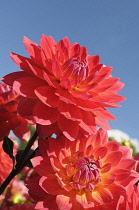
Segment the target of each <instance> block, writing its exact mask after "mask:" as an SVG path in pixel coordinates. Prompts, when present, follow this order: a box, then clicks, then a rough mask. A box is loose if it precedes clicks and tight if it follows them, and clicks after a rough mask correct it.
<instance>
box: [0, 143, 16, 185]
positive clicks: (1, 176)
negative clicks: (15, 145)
mask: <svg viewBox="0 0 139 210" xmlns="http://www.w3.org/2000/svg"><path fill="white" fill-rule="evenodd" d="M2 143H3V142H0V185H1V184H2V183H3V181H4V180H5V179H6V177H7V176H8V175H9V173H10V172H11V170H12V166H13V163H12V159H11V158H10V157H9V155H7V154H6V153H5V152H4V150H3V148H2Z"/></svg>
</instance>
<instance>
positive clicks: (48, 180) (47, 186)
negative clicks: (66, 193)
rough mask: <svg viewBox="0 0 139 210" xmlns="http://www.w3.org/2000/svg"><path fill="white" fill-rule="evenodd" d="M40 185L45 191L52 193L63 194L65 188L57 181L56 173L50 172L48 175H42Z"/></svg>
mask: <svg viewBox="0 0 139 210" xmlns="http://www.w3.org/2000/svg"><path fill="white" fill-rule="evenodd" d="M39 185H40V186H41V187H42V189H43V190H44V191H45V192H47V193H49V194H51V195H59V194H63V189H62V188H61V186H60V184H59V183H58V181H57V177H56V175H54V174H48V175H47V177H44V176H43V177H41V179H40V181H39Z"/></svg>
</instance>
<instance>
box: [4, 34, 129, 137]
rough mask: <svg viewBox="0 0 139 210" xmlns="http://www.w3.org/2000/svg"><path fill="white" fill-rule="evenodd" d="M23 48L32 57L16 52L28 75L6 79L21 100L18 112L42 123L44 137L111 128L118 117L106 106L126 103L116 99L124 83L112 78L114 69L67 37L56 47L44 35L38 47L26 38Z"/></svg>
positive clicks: (23, 72)
mask: <svg viewBox="0 0 139 210" xmlns="http://www.w3.org/2000/svg"><path fill="white" fill-rule="evenodd" d="M24 45H25V48H26V50H27V52H28V53H29V56H30V58H26V57H23V56H20V55H18V54H15V53H11V58H12V59H13V61H14V62H15V63H16V64H17V65H18V66H19V67H20V68H21V69H22V70H23V71H19V72H14V73H11V74H9V75H7V76H5V77H4V79H3V81H4V82H5V83H7V84H8V85H11V86H12V87H13V89H14V90H15V91H16V92H17V93H18V94H20V95H21V96H22V98H21V99H20V102H19V105H18V112H19V114H21V115H22V116H24V117H26V118H28V119H33V120H34V122H36V123H37V130H38V133H39V135H40V136H49V135H51V134H52V133H59V132H62V133H63V134H64V135H65V136H66V137H67V138H68V139H70V140H74V139H75V138H76V137H77V136H78V134H79V133H80V131H83V133H85V134H87V135H88V134H89V135H91V134H94V133H95V132H96V125H98V126H100V127H102V128H104V129H110V127H109V124H108V122H107V120H114V119H115V118H114V117H113V116H112V115H111V114H110V113H109V112H108V111H107V110H106V107H108V108H109V107H117V106H119V105H117V104H115V103H117V102H121V101H123V100H124V99H125V98H124V97H122V96H120V95H117V92H118V91H119V90H120V89H121V88H122V87H123V83H121V82H120V81H119V79H118V78H112V75H111V72H112V67H109V66H108V67H106V66H104V65H103V64H101V63H100V58H99V56H97V55H95V56H90V55H88V52H87V49H86V48H85V47H81V46H80V45H79V44H78V43H74V44H70V43H69V40H68V38H64V39H62V40H60V41H59V42H58V43H56V42H55V40H54V39H53V38H52V37H46V36H45V35H42V36H41V40H40V46H39V45H37V44H35V43H34V42H32V41H31V40H29V39H28V38H26V37H25V38H24ZM45 127H46V129H45Z"/></svg>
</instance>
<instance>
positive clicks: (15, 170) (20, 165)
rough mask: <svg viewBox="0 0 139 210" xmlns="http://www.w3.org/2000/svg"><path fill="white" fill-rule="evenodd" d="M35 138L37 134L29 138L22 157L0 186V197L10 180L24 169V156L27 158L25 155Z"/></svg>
mask: <svg viewBox="0 0 139 210" xmlns="http://www.w3.org/2000/svg"><path fill="white" fill-rule="evenodd" d="M37 137H38V134H37V132H35V133H34V135H33V136H32V137H31V139H30V140H29V142H28V144H27V146H26V148H25V149H24V152H23V153H22V155H21V157H20V159H19V160H18V162H17V163H16V165H15V167H14V168H13V170H12V171H11V173H10V174H9V175H8V176H7V178H6V179H5V181H4V182H3V183H2V185H1V186H0V195H1V194H2V193H3V191H4V190H5V188H6V187H7V185H8V184H9V183H10V182H11V180H12V179H13V178H14V177H15V176H16V175H17V174H18V173H20V171H21V170H22V169H23V167H24V160H25V158H26V156H27V154H28V152H29V150H30V148H31V146H32V145H33V143H34V142H35V140H36V138H37ZM31 156H32V155H31ZM30 158H31V157H30Z"/></svg>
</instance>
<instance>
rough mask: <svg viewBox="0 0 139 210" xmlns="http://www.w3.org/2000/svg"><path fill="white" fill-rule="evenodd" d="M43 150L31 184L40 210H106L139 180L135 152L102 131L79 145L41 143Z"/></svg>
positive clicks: (53, 141) (61, 140)
mask: <svg viewBox="0 0 139 210" xmlns="http://www.w3.org/2000/svg"><path fill="white" fill-rule="evenodd" d="M39 148H40V155H39V154H37V155H38V156H36V157H35V158H33V159H32V164H33V167H34V169H35V171H36V173H37V174H38V175H36V177H34V178H33V179H32V180H31V179H30V180H28V184H27V187H28V188H29V193H30V195H31V196H32V197H33V199H35V200H36V201H37V205H36V209H45V208H46V209H47V208H48V209H50V210H53V209H59V210H63V209H66V210H70V209H71V210H73V209H74V210H75V209H80V210H82V209H90V208H91V209H99V207H100V209H103V207H104V209H105V206H106V205H108V204H110V203H112V202H114V200H115V199H116V198H119V195H121V196H122V195H124V194H125V192H126V187H127V186H128V185H129V183H131V184H134V183H136V182H137V180H138V179H139V174H138V173H137V172H136V171H134V170H133V169H134V167H135V163H136V161H135V160H133V159H132V155H131V149H130V148H129V147H127V146H120V144H119V143H118V142H116V141H108V137H107V133H106V131H104V130H102V129H99V130H98V131H97V133H96V134H95V135H91V136H90V137H89V138H87V137H85V136H84V135H81V136H80V137H79V138H77V139H76V140H75V141H69V140H68V139H67V138H66V137H64V136H61V137H57V139H54V138H48V140H47V139H43V141H42V139H39ZM34 189H35V190H34ZM51 205H52V206H51Z"/></svg>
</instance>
